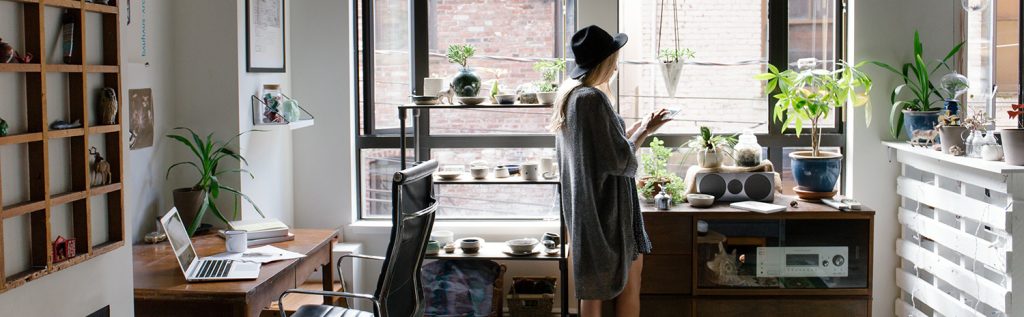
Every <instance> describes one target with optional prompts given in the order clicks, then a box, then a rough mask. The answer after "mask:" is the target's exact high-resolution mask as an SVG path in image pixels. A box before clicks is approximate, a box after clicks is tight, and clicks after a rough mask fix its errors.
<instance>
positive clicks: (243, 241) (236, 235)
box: [224, 230, 249, 253]
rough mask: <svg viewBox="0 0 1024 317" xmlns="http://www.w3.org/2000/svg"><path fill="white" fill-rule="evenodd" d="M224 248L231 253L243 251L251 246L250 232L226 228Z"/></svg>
mask: <svg viewBox="0 0 1024 317" xmlns="http://www.w3.org/2000/svg"><path fill="white" fill-rule="evenodd" d="M224 248H225V249H227V251H228V252H230V253H242V252H245V250H246V249H248V248H249V234H248V233H246V232H245V230H225V231H224Z"/></svg>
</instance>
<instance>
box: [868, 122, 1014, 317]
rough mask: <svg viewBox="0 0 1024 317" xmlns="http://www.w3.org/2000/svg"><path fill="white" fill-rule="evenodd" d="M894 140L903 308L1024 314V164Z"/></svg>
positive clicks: (917, 316) (916, 312) (916, 314)
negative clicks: (967, 156)
mask: <svg viewBox="0 0 1024 317" xmlns="http://www.w3.org/2000/svg"><path fill="white" fill-rule="evenodd" d="M886 145H887V146H888V147H889V161H890V162H893V163H895V164H900V176H899V177H898V178H897V179H896V180H895V181H896V185H897V186H896V188H897V194H898V195H899V196H900V207H899V209H898V210H896V212H895V214H894V215H893V216H892V217H893V218H895V219H896V220H898V221H899V224H900V235H899V237H898V238H897V239H896V241H894V243H895V249H896V255H897V256H898V257H899V262H898V267H896V268H895V275H894V277H895V280H896V285H897V287H898V288H899V294H898V295H897V298H896V302H895V312H894V313H895V314H896V316H901V317H903V316H912V317H923V316H965V317H966V316H979V317H980V316H1024V282H1022V283H1018V284H1019V285H1016V287H1015V285H1014V283H1013V281H1014V280H1019V281H1024V252H1022V253H1014V252H1013V250H1014V249H1021V250H1024V245H1020V244H1022V243H1024V210H1022V209H1024V167H1022V166H1012V165H1008V164H1006V163H1003V162H989V161H983V160H981V159H974V158H966V157H954V156H949V155H945V154H942V153H941V152H938V151H934V150H931V149H926V148H919V147H911V146H910V145H909V144H906V143H895V142H891V143H886ZM1015 228H1016V231H1019V232H1021V233H1019V234H1018V235H1020V236H1021V238H1018V239H1014V231H1015V230H1014V229H1015ZM886 271H887V270H885V269H883V268H879V271H878V272H879V273H881V274H887V273H885V272H886Z"/></svg>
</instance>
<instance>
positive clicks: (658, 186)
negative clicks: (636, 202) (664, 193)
mask: <svg viewBox="0 0 1024 317" xmlns="http://www.w3.org/2000/svg"><path fill="white" fill-rule="evenodd" d="M648 182H653V183H654V192H652V193H651V197H644V198H645V199H648V200H650V199H654V195H657V194H658V193H660V192H661V190H662V188H664V186H665V184H667V183H668V182H667V181H665V180H664V179H654V178H653V177H644V178H641V179H640V180H638V181H637V182H636V183H637V184H636V186H637V188H644V187H645V186H647V183H648Z"/></svg>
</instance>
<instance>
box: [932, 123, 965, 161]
mask: <svg viewBox="0 0 1024 317" xmlns="http://www.w3.org/2000/svg"><path fill="white" fill-rule="evenodd" d="M936 128H937V129H939V138H941V139H942V153H946V154H949V155H953V156H961V155H964V154H966V153H967V147H966V144H965V142H964V138H965V137H966V136H967V135H966V134H967V132H968V131H967V127H965V126H963V125H962V124H961V122H960V117H958V116H957V115H954V114H943V115H941V116H939V125H938V126H937V127H936Z"/></svg>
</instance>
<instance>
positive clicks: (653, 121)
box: [641, 109, 672, 135]
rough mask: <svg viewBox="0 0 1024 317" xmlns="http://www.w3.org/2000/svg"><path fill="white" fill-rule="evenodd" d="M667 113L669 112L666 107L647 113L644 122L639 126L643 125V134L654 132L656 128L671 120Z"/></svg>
mask: <svg viewBox="0 0 1024 317" xmlns="http://www.w3.org/2000/svg"><path fill="white" fill-rule="evenodd" d="M668 115H669V112H668V110H666V109H661V110H658V111H655V112H652V113H651V114H649V115H647V117H646V118H644V123H643V124H641V126H643V127H645V129H644V134H647V135H651V134H654V132H657V131H658V129H661V126H663V125H665V124H666V123H668V122H669V121H672V118H669V117H668Z"/></svg>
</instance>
